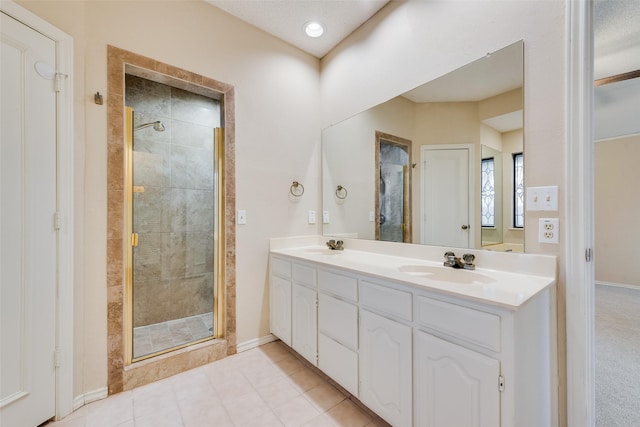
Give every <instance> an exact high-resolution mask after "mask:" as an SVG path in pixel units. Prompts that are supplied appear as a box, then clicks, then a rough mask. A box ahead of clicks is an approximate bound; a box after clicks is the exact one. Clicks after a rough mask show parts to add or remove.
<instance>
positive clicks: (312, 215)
mask: <svg viewBox="0 0 640 427" xmlns="http://www.w3.org/2000/svg"><path fill="white" fill-rule="evenodd" d="M315 223H316V211H309V224H315Z"/></svg>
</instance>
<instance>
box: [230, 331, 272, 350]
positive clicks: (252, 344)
mask: <svg viewBox="0 0 640 427" xmlns="http://www.w3.org/2000/svg"><path fill="white" fill-rule="evenodd" d="M277 339H278V337H276V336H275V335H273V334H269V335H266V336H264V337H260V338H254V339H252V340H248V341H245V342H241V343H240V344H238V345H237V346H236V350H237V352H238V353H242V352H243V351H247V350H251V349H252V348H256V347H260V346H261V345H263V344H268V343H270V342H273V341H276V340H277Z"/></svg>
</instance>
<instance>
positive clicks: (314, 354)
mask: <svg viewBox="0 0 640 427" xmlns="http://www.w3.org/2000/svg"><path fill="white" fill-rule="evenodd" d="M291 313H292V317H291V320H292V322H291V347H292V348H293V349H294V350H295V351H297V352H298V353H299V354H300V355H301V356H303V357H304V358H305V359H307V360H308V361H309V362H311V363H312V364H313V365H314V366H317V364H318V292H317V290H316V269H315V268H313V267H309V266H307V265H301V264H297V263H293V264H292V288H291Z"/></svg>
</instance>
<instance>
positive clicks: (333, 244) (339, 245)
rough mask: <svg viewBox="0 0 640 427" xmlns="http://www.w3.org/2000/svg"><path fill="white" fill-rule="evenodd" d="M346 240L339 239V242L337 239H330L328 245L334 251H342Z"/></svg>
mask: <svg viewBox="0 0 640 427" xmlns="http://www.w3.org/2000/svg"><path fill="white" fill-rule="evenodd" d="M343 245H344V242H343V241H342V240H338V241H337V242H336V241H335V240H333V239H332V240H329V241H328V242H327V247H328V248H329V249H331V250H333V251H341V250H343V249H344V246H343Z"/></svg>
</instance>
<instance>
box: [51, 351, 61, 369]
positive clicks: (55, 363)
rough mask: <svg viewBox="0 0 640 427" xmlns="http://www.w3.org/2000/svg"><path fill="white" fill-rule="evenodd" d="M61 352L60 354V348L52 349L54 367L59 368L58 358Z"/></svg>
mask: <svg viewBox="0 0 640 427" xmlns="http://www.w3.org/2000/svg"><path fill="white" fill-rule="evenodd" d="M61 357H62V356H61V354H60V350H54V351H53V367H54V368H59V367H60V359H61Z"/></svg>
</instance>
